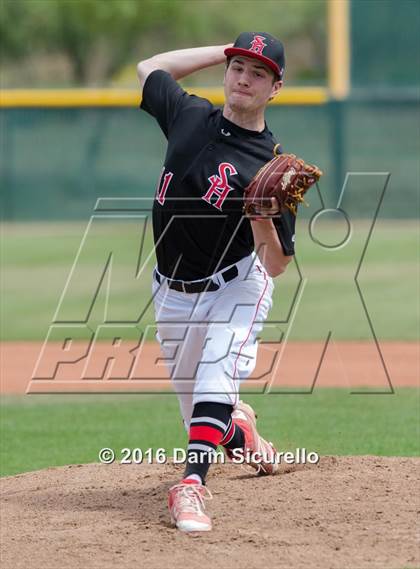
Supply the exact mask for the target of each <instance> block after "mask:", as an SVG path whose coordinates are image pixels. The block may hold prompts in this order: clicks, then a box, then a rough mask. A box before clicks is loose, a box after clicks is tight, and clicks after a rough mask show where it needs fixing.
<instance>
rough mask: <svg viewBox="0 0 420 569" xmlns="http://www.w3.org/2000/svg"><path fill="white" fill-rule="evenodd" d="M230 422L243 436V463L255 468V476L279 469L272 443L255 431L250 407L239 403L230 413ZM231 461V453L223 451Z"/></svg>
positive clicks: (255, 421) (255, 417)
mask: <svg viewBox="0 0 420 569" xmlns="http://www.w3.org/2000/svg"><path fill="white" fill-rule="evenodd" d="M232 421H233V422H234V423H236V424H237V425H238V426H239V427H241V429H242V430H243V432H244V434H245V449H244V459H245V460H244V463H245V464H249V466H252V468H255V470H256V471H257V474H275V473H276V472H277V471H278V469H279V464H278V460H277V451H276V449H275V448H274V446H273V444H272V443H269V442H267V441H266V440H265V439H263V438H262V437H261V436H260V435H259V434H258V431H257V416H256V415H255V412H254V410H253V408H252V407H251V405H248V404H247V403H244V402H243V401H239V403H238V406H237V407H236V408H235V409H234V411H233V413H232ZM225 451H226V454H227V456H228V457H229V458H230V459H232V456H233V455H232V451H230V450H229V449H225Z"/></svg>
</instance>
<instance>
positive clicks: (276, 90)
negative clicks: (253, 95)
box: [270, 80, 283, 101]
mask: <svg viewBox="0 0 420 569" xmlns="http://www.w3.org/2000/svg"><path fill="white" fill-rule="evenodd" d="M282 86H283V81H281V80H280V81H275V82H274V83H273V87H272V89H271V96H270V101H271V100H272V99H274V97H275V96H276V95H278V93H279V91H280V89H281V88H282Z"/></svg>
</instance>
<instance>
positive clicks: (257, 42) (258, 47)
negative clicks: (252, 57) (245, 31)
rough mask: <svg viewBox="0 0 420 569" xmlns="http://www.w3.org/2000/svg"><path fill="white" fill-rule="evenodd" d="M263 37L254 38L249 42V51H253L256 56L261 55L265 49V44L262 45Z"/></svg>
mask: <svg viewBox="0 0 420 569" xmlns="http://www.w3.org/2000/svg"><path fill="white" fill-rule="evenodd" d="M264 40H265V37H264V36H254V39H253V40H252V42H251V47H250V48H249V51H253V52H254V53H256V54H257V55H262V54H263V49H264V48H265V47H267V44H266V43H264Z"/></svg>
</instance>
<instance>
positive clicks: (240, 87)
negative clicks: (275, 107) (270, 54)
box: [224, 56, 282, 112]
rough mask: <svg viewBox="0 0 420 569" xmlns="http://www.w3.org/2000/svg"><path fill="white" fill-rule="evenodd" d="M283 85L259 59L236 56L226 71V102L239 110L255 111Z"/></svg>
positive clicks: (262, 106)
mask: <svg viewBox="0 0 420 569" xmlns="http://www.w3.org/2000/svg"><path fill="white" fill-rule="evenodd" d="M281 85H282V82H281V81H274V82H273V73H272V72H271V70H270V69H269V68H268V67H267V66H266V65H264V64H263V63H261V62H260V61H259V60H258V59H253V58H250V57H238V56H235V57H233V58H232V60H231V62H230V64H229V67H228V68H227V69H226V73H225V79H224V88H225V98H226V103H227V104H228V105H229V106H230V108H231V109H232V110H234V111H237V112H255V111H257V110H260V109H263V108H264V107H265V106H266V105H267V103H268V101H269V100H270V99H271V97H274V96H275V95H276V94H277V93H278V91H279V90H280V88H281Z"/></svg>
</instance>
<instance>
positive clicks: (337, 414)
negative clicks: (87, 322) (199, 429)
mask: <svg viewBox="0 0 420 569" xmlns="http://www.w3.org/2000/svg"><path fill="white" fill-rule="evenodd" d="M245 400H246V401H248V402H250V403H252V404H253V405H254V406H255V409H256V411H257V413H259V416H260V418H261V419H260V421H259V424H260V431H261V433H262V434H263V435H264V434H265V435H266V436H267V437H269V438H270V440H272V441H273V443H275V444H276V445H277V447H278V449H279V450H292V451H294V450H295V449H296V448H297V447H299V448H303V447H304V448H306V449H307V451H308V452H309V451H316V452H318V453H319V454H320V455H321V456H322V455H325V454H335V455H357V454H375V455H397V456H416V455H419V452H420V448H419V440H420V439H419V436H418V435H419V432H418V425H419V421H418V418H419V394H418V392H416V390H414V389H400V390H398V391H397V393H396V394H394V395H373V394H368V395H352V394H349V393H348V392H347V391H346V390H337V389H318V390H315V392H314V393H313V394H312V395H292V394H290V395H265V396H263V395H253V396H247V397H245ZM185 443H186V434H185V431H184V429H183V426H182V424H181V420H180V415H179V410H178V404H177V400H176V398H175V396H173V395H133V396H85V397H81V396H78V397H76V396H69V395H66V396H26V397H25V396H23V397H4V398H3V401H2V404H1V455H0V456H1V475H3V476H4V475H12V474H16V473H19V472H25V471H31V470H38V469H40V468H46V467H49V466H59V465H64V464H74V463H89V462H98V451H99V450H100V449H101V448H103V447H111V448H113V449H114V450H115V451H116V453H117V460H118V459H119V458H121V455H120V454H119V451H120V450H121V449H122V448H124V447H128V448H131V449H134V448H136V447H138V448H141V449H143V450H147V449H148V448H154V449H157V448H159V447H162V448H165V449H166V450H167V454H168V455H170V454H171V453H170V449H173V448H174V447H184V445H185Z"/></svg>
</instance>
